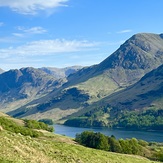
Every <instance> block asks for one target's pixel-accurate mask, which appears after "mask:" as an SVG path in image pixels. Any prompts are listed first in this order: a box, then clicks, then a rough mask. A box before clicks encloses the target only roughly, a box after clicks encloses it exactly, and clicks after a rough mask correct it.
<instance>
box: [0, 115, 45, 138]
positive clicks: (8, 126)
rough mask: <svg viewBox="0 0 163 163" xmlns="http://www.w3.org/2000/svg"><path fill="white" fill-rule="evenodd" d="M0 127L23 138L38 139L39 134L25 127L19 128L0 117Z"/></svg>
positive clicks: (12, 122)
mask: <svg viewBox="0 0 163 163" xmlns="http://www.w3.org/2000/svg"><path fill="white" fill-rule="evenodd" d="M0 126H2V127H3V129H5V130H8V131H11V132H14V133H20V134H22V135H24V136H31V137H39V136H40V135H42V134H41V132H38V131H34V130H31V129H29V128H27V127H23V126H20V125H18V124H16V123H15V122H14V121H12V120H10V119H8V118H5V117H0Z"/></svg>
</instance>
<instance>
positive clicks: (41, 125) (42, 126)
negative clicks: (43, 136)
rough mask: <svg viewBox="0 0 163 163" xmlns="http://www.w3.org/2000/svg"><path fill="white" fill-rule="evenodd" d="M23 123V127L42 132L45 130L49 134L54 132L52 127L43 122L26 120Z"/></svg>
mask: <svg viewBox="0 0 163 163" xmlns="http://www.w3.org/2000/svg"><path fill="white" fill-rule="evenodd" d="M24 121H25V126H26V127H28V128H31V129H42V130H47V131H49V132H53V131H54V128H53V127H52V126H48V125H47V124H45V123H43V122H38V121H36V120H27V119H26V120H24Z"/></svg>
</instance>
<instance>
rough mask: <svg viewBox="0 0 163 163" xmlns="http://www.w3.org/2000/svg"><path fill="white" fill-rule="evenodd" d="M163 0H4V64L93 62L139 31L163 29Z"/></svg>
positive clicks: (0, 17) (0, 60) (0, 4)
mask: <svg viewBox="0 0 163 163" xmlns="http://www.w3.org/2000/svg"><path fill="white" fill-rule="evenodd" d="M162 6H163V1H162V0H46V1H44V0H0V68H2V69H4V70H9V69H16V68H21V67H29V66H32V67H36V68H37V67H67V66H72V65H82V66H89V65H93V64H97V63H100V62H101V61H102V60H104V59H105V58H107V57H108V56H109V55H110V54H111V53H113V52H114V51H115V50H116V49H117V48H118V47H119V46H120V45H121V44H122V43H123V42H124V41H125V40H127V39H128V38H130V37H131V36H132V35H134V34H136V33H140V32H148V33H158V34H160V33H162V32H163V10H162Z"/></svg>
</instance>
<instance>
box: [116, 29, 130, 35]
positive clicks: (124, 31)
mask: <svg viewBox="0 0 163 163" xmlns="http://www.w3.org/2000/svg"><path fill="white" fill-rule="evenodd" d="M129 32H132V30H131V29H125V30H121V31H118V32H117V33H118V34H122V33H129Z"/></svg>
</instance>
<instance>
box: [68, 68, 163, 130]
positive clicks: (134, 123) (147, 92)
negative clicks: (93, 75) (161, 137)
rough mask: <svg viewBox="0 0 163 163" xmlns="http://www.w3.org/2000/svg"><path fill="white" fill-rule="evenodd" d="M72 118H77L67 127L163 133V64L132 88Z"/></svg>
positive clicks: (105, 99)
mask: <svg viewBox="0 0 163 163" xmlns="http://www.w3.org/2000/svg"><path fill="white" fill-rule="evenodd" d="M73 116H74V117H75V116H77V117H80V118H76V120H74V119H72V120H71V119H70V120H68V121H67V122H66V124H68V125H73V124H77V123H78V124H79V125H82V123H83V126H87V125H88V126H100V125H101V126H103V125H104V126H105V125H106V126H110V125H112V126H116V127H126V126H127V127H128V128H132V129H134V128H136V129H138V128H139V129H142V127H144V129H158V130H163V65H161V66H159V67H158V68H157V69H155V70H152V71H151V72H149V73H147V74H146V75H145V76H144V77H143V78H141V80H139V81H138V82H137V83H135V84H134V85H132V86H130V87H128V88H126V89H125V90H122V91H119V92H116V93H114V94H112V95H110V96H108V97H106V98H104V99H102V100H101V101H98V102H97V103H95V104H92V105H91V106H89V107H87V108H85V109H83V110H82V111H81V112H78V114H76V115H73ZM82 117H85V118H84V119H83V120H84V121H85V122H83V120H81V118H82ZM86 117H87V118H86ZM69 118H70V117H69ZM139 118H141V119H140V120H139ZM90 119H91V121H92V122H91V121H90ZM140 121H141V122H140ZM95 122H96V123H95ZM122 124H123V125H122ZM129 125H130V126H129Z"/></svg>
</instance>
